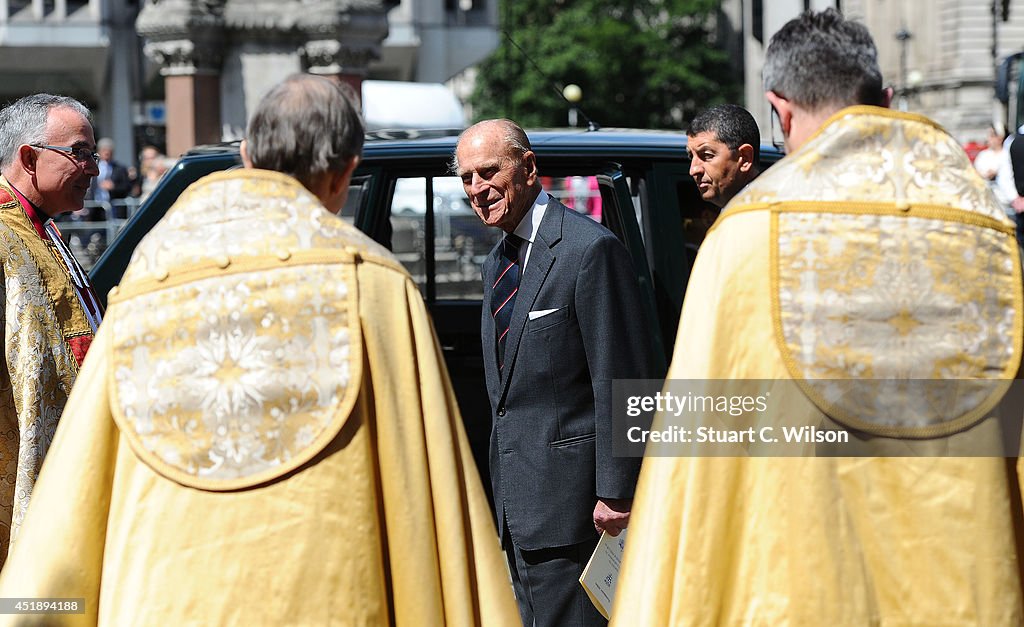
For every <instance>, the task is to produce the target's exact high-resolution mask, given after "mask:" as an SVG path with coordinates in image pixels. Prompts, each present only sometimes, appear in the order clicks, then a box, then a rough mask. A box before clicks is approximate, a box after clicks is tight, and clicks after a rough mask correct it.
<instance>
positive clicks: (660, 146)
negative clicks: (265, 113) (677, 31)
mask: <svg viewBox="0 0 1024 627" xmlns="http://www.w3.org/2000/svg"><path fill="white" fill-rule="evenodd" d="M461 133H462V129H421V130H409V129H400V130H377V131H372V132H369V133H367V134H366V141H365V144H364V146H363V159H364V160H365V159H370V158H372V159H385V160H387V159H404V158H410V157H415V158H424V157H427V158H430V157H440V158H447V157H450V156H451V154H452V153H453V152H454V150H455V143H456V142H457V141H458V138H459V135H460V134H461ZM526 133H527V135H528V136H529V138H530V143H531V145H532V148H533V151H534V152H535V153H537V156H538V157H540V158H541V159H542V160H543V158H544V157H548V156H551V157H555V156H571V157H583V158H586V157H590V156H595V157H607V156H617V157H652V158H656V157H666V156H669V157H683V158H685V157H686V145H687V136H686V133H685V132H683V131H673V130H649V129H627V128H601V129H598V130H588V129H586V128H568V129H533V130H527V131H526ZM238 144H239V142H237V141H235V142H229V143H223V144H211V145H206V146H197V147H195V148H193V149H192V150H189V151H188V152H187V153H185V156H186V157H193V156H201V155H218V154H219V155H223V154H237V153H238ZM761 154H762V155H764V156H767V157H768V161H769V163H770V162H774V161H776V160H778V159H779V158H780V157H781V156H782V154H781V153H780V152H779V151H778V150H777V149H776V148H774V147H773V146H771V145H770V144H762V145H761Z"/></svg>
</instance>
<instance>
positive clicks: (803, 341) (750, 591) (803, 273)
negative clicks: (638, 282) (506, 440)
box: [612, 9, 1024, 626]
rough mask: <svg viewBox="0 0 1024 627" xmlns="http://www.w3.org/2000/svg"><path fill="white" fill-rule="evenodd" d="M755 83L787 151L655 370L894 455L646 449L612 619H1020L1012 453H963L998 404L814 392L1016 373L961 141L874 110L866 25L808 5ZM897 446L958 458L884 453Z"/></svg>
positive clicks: (735, 206)
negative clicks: (842, 398)
mask: <svg viewBox="0 0 1024 627" xmlns="http://www.w3.org/2000/svg"><path fill="white" fill-rule="evenodd" d="M764 81H765V88H766V89H767V90H768V95H767V96H768V99H769V101H770V102H771V103H772V105H773V107H774V109H775V110H776V111H777V112H778V116H779V118H780V120H781V126H782V129H783V132H784V136H785V141H786V148H787V152H788V153H789V154H788V156H787V157H786V158H785V159H783V160H782V161H780V162H779V163H778V164H776V165H775V166H773V167H772V168H770V169H768V170H767V171H766V172H765V173H764V174H762V175H761V176H760V177H759V178H758V179H757V180H756V181H754V182H753V183H752V184H751V185H750V186H748V187H747V188H746V189H744V190H743V191H742V192H741V193H740V194H739V195H738V196H737V197H736V198H734V199H733V201H732V202H731V203H730V204H729V205H728V206H727V207H726V209H725V211H724V212H723V214H722V216H721V218H720V219H719V221H718V222H717V223H716V225H715V226H714V228H713V229H712V230H711V232H710V233H709V235H708V238H707V239H706V240H705V242H704V245H703V247H702V248H701V250H700V252H699V254H698V257H697V260H696V265H695V267H694V270H693V274H692V277H691V279H690V283H689V285H688V288H687V294H686V299H685V304H684V307H683V313H682V319H681V321H680V326H679V334H678V337H677V341H676V347H675V355H674V358H673V363H672V366H671V368H670V372H669V377H668V378H669V379H674V380H704V381H722V380H733V381H737V380H746V381H776V382H785V383H786V384H787V385H788V386H789V388H790V389H791V390H796V391H797V392H798V394H796V395H791V398H789V403H790V405H789V407H788V408H787V411H788V412H789V413H786V414H784V415H783V414H782V413H780V414H779V415H778V416H777V417H779V418H786V419H792V418H800V419H801V421H803V422H804V423H805V424H818V423H822V424H829V422H830V421H831V422H832V423H833V424H836V423H838V425H839V426H841V427H846V428H848V429H850V430H852V431H853V432H855V433H857V434H859V435H858V438H859V439H860V440H861V441H862V443H863V445H864V450H866V451H869V452H870V451H871V450H872V449H873V447H877V448H874V450H877V451H885V452H886V453H887V454H888V455H889V456H885V457H881V456H870V455H864V456H860V457H851V456H846V457H813V456H798V455H794V456H787V457H767V456H762V457H756V456H749V457H711V456H700V455H698V454H694V453H699V450H697V449H696V448H692V449H691V450H690V453H691V454H690V455H679V454H677V455H672V454H671V451H669V448H670V447H669V448H664V447H661V446H659V445H648V449H647V455H646V457H645V459H644V464H643V468H642V470H641V475H640V480H639V485H638V487H637V497H636V501H635V503H634V509H633V520H632V522H631V524H630V537H629V540H628V542H627V544H626V550H625V556H624V561H623V570H622V573H621V577H620V579H619V584H618V586H619V587H618V589H617V591H616V597H615V606H614V611H613V617H612V618H613V623H615V624H618V625H659V626H661V625H791V626H792V625H808V626H812V625H813V626H817V625H830V626H836V625H839V626H844V625H849V626H862V625H986V626H993V625H999V626H1002V625H1006V626H1010V625H1020V624H1022V622H1024V613H1022V601H1021V578H1020V577H1021V574H1020V572H1021V571H1020V558H1021V555H1020V551H1021V547H1022V546H1024V544H1022V543H1021V537H1020V535H1019V531H1020V521H1021V511H1020V509H1021V508H1020V495H1019V491H1018V480H1017V473H1016V471H1015V467H1014V460H1013V459H1006V458H1003V457H996V456H995V455H1000V454H1001V453H1000V452H999V449H997V448H993V449H991V450H992V455H993V456H990V457H981V456H978V457H966V456H955V454H956V452H957V451H967V450H970V452H973V453H977V452H979V449H976V448H975V449H970V448H968V449H964V448H962V446H963V445H964V443H965V442H971V441H973V442H975V443H977V442H978V441H979V440H982V439H984V438H987V437H989V436H990V435H993V434H995V435H998V431H999V425H998V424H997V423H994V422H993V420H992V419H991V418H990V415H989V414H988V413H987V412H988V411H989V410H990V409H991V408H992V407H993V404H994V396H993V395H986V394H980V395H974V396H972V395H969V394H968V395H965V396H963V397H957V398H953V399H951V402H950V403H948V404H941V405H937V406H929V407H928V409H929V411H923V412H922V411H917V410H919V409H921V407H920V406H918V400H921V399H917V398H913V397H907V398H905V399H904V401H905V404H903V405H889V406H881V405H880V406H874V407H873V406H872V405H871V403H870V401H871V400H872V399H870V398H868V399H864V398H861V399H860V400H861V401H865V402H864V403H863V404H862V405H861V406H860V408H861V409H863V410H864V411H862V412H853V411H847V410H849V409H851V407H844V406H843V403H838V404H831V403H830V402H829V401H827V400H826V395H824V394H822V393H821V392H822V391H823V390H827V389H828V385H829V384H830V383H834V382H835V381H837V380H838V381H843V380H845V381H846V382H847V385H848V389H853V388H849V383H850V382H852V381H857V380H860V381H861V382H862V383H864V382H870V381H869V380H945V381H943V383H942V385H946V383H948V384H949V385H954V384H956V385H962V384H965V382H966V383H970V384H971V385H974V384H975V383H978V382H982V383H984V382H986V381H988V382H994V383H995V384H994V386H993V388H992V389H997V390H998V389H1000V386H1001V385H1003V384H1005V383H1006V381H1007V380H1009V379H1012V378H1013V377H1014V376H1015V375H1016V374H1017V373H1018V369H1019V367H1020V360H1021V328H1022V293H1021V268H1020V261H1019V257H1018V252H1017V246H1016V243H1015V241H1014V237H1013V226H1012V224H1010V222H1009V221H1008V220H1007V218H1006V216H1005V215H1004V213H1003V212H1002V210H1001V209H1000V208H999V206H998V204H997V203H996V201H995V199H994V198H993V197H992V195H991V193H990V192H989V191H988V189H987V188H986V186H985V183H984V181H983V180H982V179H981V178H980V177H979V176H977V174H976V173H975V172H974V171H973V168H972V167H971V164H970V162H969V161H968V159H967V157H966V156H965V154H964V152H963V150H962V149H961V148H960V147H959V145H958V144H957V143H956V141H955V140H953V138H951V137H950V136H949V135H948V134H946V132H945V131H943V130H942V129H941V128H940V127H938V126H937V125H936V124H935V123H933V122H932V121H930V120H928V119H926V118H923V117H921V116H918V115H912V114H906V113H897V112H893V111H890V110H889V109H887V108H882V107H884V106H886V105H887V104H888V101H889V98H890V94H889V93H887V91H883V89H882V79H881V73H880V71H879V69H878V63H877V55H876V50H875V46H874V42H873V41H872V40H871V37H870V35H869V34H868V32H867V29H866V28H864V27H863V26H862V25H860V24H855V23H852V22H849V21H847V20H845V19H844V18H842V16H841V15H840V14H839V13H838V12H836V11H835V10H832V9H830V10H827V11H824V12H821V13H805V14H803V15H801V16H800V17H798V18H796V19H794V20H793V21H791V22H789V23H788V24H786V25H785V26H784V27H783V28H782V29H781V30H780V31H779V32H778V33H777V34H776V35H775V36H774V37H773V38H772V41H771V44H770V45H769V48H768V50H767V53H766V60H765V69H764ZM850 105H856V106H850ZM864 105H874V106H864ZM1000 382H1002V383H1000ZM797 385H799V387H797ZM982 387H984V386H982ZM784 388H785V386H784V385H782V383H780V384H778V385H777V387H776V390H779V389H784ZM944 389H945V388H942V387H933V388H931V390H932V391H936V390H938V391H942V390H944ZM1001 389H1005V387H1003V388H1001ZM995 396H998V394H996V395H995ZM772 402H775V401H774V398H773V401H772ZM669 420H671V416H668V415H665V414H662V415H658V416H656V425H655V427H654V428H655V429H659V428H662V427H663V426H664V425H665V424H668V421H669ZM1018 435H1019V434H1018ZM903 450H906V451H907V452H908V453H913V452H924V453H928V452H931V453H946V452H951V453H953V455H941V454H934V455H930V454H922V455H917V456H907V455H906V454H904V456H892V453H893V452H897V453H899V452H901V451H903ZM982 450H983V449H982ZM666 453H669V454H666ZM1011 454H1012V453H1011Z"/></svg>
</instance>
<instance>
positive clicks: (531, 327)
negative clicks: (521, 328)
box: [526, 305, 569, 333]
mask: <svg viewBox="0 0 1024 627" xmlns="http://www.w3.org/2000/svg"><path fill="white" fill-rule="evenodd" d="M568 319H569V307H568V305H566V306H565V307H561V308H559V309H558V310H557V311H553V312H551V313H549V314H547V315H545V316H541V317H540V318H534V319H533V320H527V321H526V332H527V333H533V332H534V331H542V330H544V329H547V328H550V327H553V326H555V325H556V324H561V323H563V322H565V321H566V320H568Z"/></svg>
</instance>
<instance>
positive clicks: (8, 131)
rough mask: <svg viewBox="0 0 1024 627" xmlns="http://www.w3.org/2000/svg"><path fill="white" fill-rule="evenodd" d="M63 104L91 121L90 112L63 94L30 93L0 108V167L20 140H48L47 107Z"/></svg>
mask: <svg viewBox="0 0 1024 627" xmlns="http://www.w3.org/2000/svg"><path fill="white" fill-rule="evenodd" d="M57 107H66V108H68V109H72V110H74V111H77V112H78V113H80V114H81V115H82V116H83V117H84V118H85V119H86V120H88V121H89V123H90V124H92V114H91V113H90V112H89V109H88V107H86V106H85V105H84V104H82V103H81V102H79V101H77V100H75V99H74V98H69V97H67V96H55V95H53V94H33V95H31V96H25V97H24V98H20V99H18V100H16V101H15V102H13V103H12V104H9V105H7V106H6V107H4V108H3V110H0V171H6V170H7V168H8V167H10V165H11V164H13V163H14V161H15V159H16V158H17V155H18V148H19V147H21V146H22V145H23V144H49V143H50V141H49V139H48V138H47V136H46V120H47V118H48V117H49V115H50V109H54V108H57Z"/></svg>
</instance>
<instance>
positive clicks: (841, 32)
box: [762, 9, 882, 111]
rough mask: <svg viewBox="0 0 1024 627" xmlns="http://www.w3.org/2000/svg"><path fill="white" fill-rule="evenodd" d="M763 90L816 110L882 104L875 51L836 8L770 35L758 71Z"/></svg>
mask: <svg viewBox="0 0 1024 627" xmlns="http://www.w3.org/2000/svg"><path fill="white" fill-rule="evenodd" d="M762 77H763V78H764V88H765V91H773V92H775V93H776V94H778V95H779V96H781V97H783V98H786V99H788V100H789V101H791V102H793V103H795V104H797V105H799V106H801V107H804V108H806V109H808V110H810V111H817V110H820V109H822V108H823V107H840V108H841V107H846V106H850V105H857V104H867V105H876V106H877V105H881V104H882V71H881V70H880V69H879V67H878V50H877V49H876V48H875V42H874V40H873V39H872V38H871V34H870V33H869V32H868V29H867V28H866V27H865V26H864V25H863V24H858V23H857V22H852V21H850V20H847V19H845V18H843V16H842V14H841V13H839V12H838V11H836V10H835V9H826V10H824V11H821V12H820V13H815V12H813V11H805V12H804V13H802V14H801V15H800V16H799V17H797V18H795V19H792V20H790V21H789V22H787V23H786V24H785V25H784V26H783V27H782V28H781V29H779V31H778V32H777V33H775V34H774V35H773V36H772V39H771V41H770V42H769V44H768V49H767V50H766V51H765V57H764V69H763V70H762Z"/></svg>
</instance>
